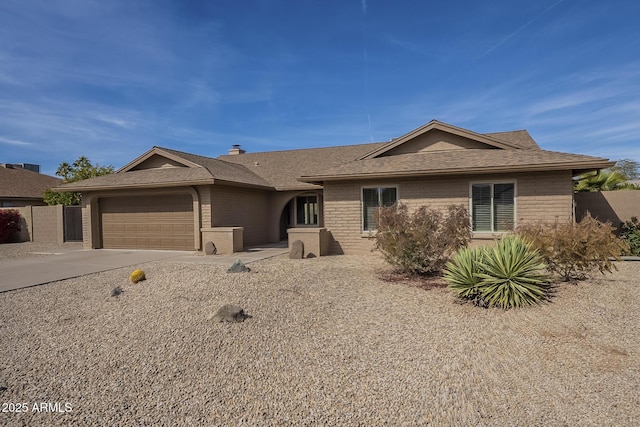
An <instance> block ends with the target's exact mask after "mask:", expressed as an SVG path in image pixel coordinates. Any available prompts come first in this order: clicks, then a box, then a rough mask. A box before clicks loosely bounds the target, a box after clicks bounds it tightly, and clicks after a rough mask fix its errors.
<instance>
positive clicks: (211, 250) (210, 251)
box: [204, 242, 218, 255]
mask: <svg viewBox="0 0 640 427" xmlns="http://www.w3.org/2000/svg"><path fill="white" fill-rule="evenodd" d="M204 253H205V255H215V254H217V253H218V248H216V245H214V244H213V242H207V243H205V244H204Z"/></svg>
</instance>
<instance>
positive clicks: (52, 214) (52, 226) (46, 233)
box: [32, 205, 64, 244]
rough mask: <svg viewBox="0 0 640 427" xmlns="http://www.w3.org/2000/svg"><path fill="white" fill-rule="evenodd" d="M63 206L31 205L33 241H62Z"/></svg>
mask: <svg viewBox="0 0 640 427" xmlns="http://www.w3.org/2000/svg"><path fill="white" fill-rule="evenodd" d="M63 208H64V207H63V206H62V205H56V206H33V207H32V212H33V231H32V236H33V241H34V242H47V243H59V244H61V243H63V242H64V221H63Z"/></svg>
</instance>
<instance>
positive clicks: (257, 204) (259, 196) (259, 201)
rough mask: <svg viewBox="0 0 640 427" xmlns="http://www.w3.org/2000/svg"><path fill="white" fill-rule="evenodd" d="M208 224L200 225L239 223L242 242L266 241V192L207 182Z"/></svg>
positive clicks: (267, 209) (248, 244) (247, 243)
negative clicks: (242, 237) (209, 192)
mask: <svg viewBox="0 0 640 427" xmlns="http://www.w3.org/2000/svg"><path fill="white" fill-rule="evenodd" d="M210 200H211V204H210V206H211V208H210V209H211V214H210V218H211V224H210V225H209V224H207V225H204V224H205V222H204V218H205V217H206V216H205V215H204V214H203V227H209V226H210V227H243V228H244V232H243V236H244V241H243V243H244V246H245V247H246V246H251V245H258V244H261V243H265V242H268V241H269V224H270V223H269V220H270V216H269V214H270V210H269V193H268V192H267V191H262V190H253V189H248V188H241V187H227V186H219V185H213V186H211V199H210Z"/></svg>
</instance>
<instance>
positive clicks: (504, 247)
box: [475, 235, 549, 308]
mask: <svg viewBox="0 0 640 427" xmlns="http://www.w3.org/2000/svg"><path fill="white" fill-rule="evenodd" d="M545 267H546V266H545V263H544V261H543V260H542V257H541V256H540V254H539V253H538V251H537V250H535V249H533V247H532V246H531V244H530V243H528V242H527V241H525V240H523V239H522V238H521V237H519V236H515V235H509V236H505V237H504V238H503V239H502V240H501V241H500V242H498V244H497V245H496V246H493V247H489V248H487V249H485V251H484V256H483V258H482V260H481V261H480V262H479V269H480V271H479V272H478V273H476V274H475V275H476V276H477V277H478V279H479V280H480V283H479V284H478V289H479V291H480V294H481V296H482V298H484V299H485V300H486V301H487V302H488V303H489V304H491V305H493V306H497V307H502V308H511V307H522V306H525V305H533V304H536V303H538V302H540V301H541V300H543V299H545V298H546V297H547V294H548V291H549V277H548V275H547V274H546V273H545V271H544V270H545Z"/></svg>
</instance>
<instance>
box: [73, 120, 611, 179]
mask: <svg viewBox="0 0 640 427" xmlns="http://www.w3.org/2000/svg"><path fill="white" fill-rule="evenodd" d="M430 131H435V132H445V133H449V134H451V135H455V136H456V137H458V138H464V139H466V140H467V141H474V144H475V145H474V146H473V147H472V148H464V149H456V150H454V151H424V152H423V150H420V151H419V152H412V153H401V154H394V153H397V151H395V150H397V148H398V147H399V146H400V145H402V144H405V143H407V142H409V141H412V140H414V138H416V137H418V136H421V135H423V134H425V133H427V132H430ZM403 147H406V146H403ZM478 147H486V148H487V149H481V148H478ZM458 148H460V147H458ZM390 154H393V155H390ZM154 156H161V157H164V158H167V159H169V160H170V162H169V163H168V164H167V165H162V166H161V167H151V166H150V165H151V164H150V163H148V162H150V161H151V160H152V158H153V157H154ZM145 162H147V163H146V165H147V166H145ZM612 164H613V163H612V162H609V161H608V160H607V159H604V158H600V157H591V156H583V155H579V154H568V153H559V152H552V151H546V150H542V149H541V148H540V147H539V146H538V144H537V143H536V142H535V141H534V139H533V138H532V137H531V135H529V133H528V132H527V131H526V130H518V131H512V132H497V133H487V134H479V133H476V132H472V131H469V130H466V129H463V128H459V127H455V126H452V125H449V124H446V123H442V122H439V121H436V120H432V121H431V122H429V123H427V124H426V125H424V126H421V127H419V128H417V129H414V130H413V131H411V132H408V133H407V134H405V135H403V136H401V137H400V138H395V139H393V140H391V141H389V142H377V143H370V144H357V145H346V146H336V147H325V148H307V149H299V150H285V151H269V152H259V153H244V154H235V155H223V156H219V157H217V158H211V157H205V156H199V155H195V154H190V153H185V152H182V151H178V150H173V149H169V148H163V147H153V148H152V149H151V150H149V151H148V152H146V153H145V154H143V155H142V156H140V157H138V158H137V159H135V160H133V161H132V162H130V163H129V164H127V165H125V166H124V167H123V168H121V169H120V170H118V172H117V173H115V174H113V175H106V176H103V177H97V178H92V179H89V180H85V181H79V182H76V183H72V184H66V185H64V186H63V187H62V190H63V191H93V190H99V189H116V188H134V187H143V188H152V187H167V186H185V185H205V184H215V183H222V184H226V185H240V186H248V187H254V188H262V189H269V190H278V191H285V190H305V189H317V188H321V187H320V186H321V185H322V183H323V182H324V181H337V180H346V179H367V178H377V177H395V176H399V177H405V176H428V175H451V174H458V175H460V174H472V173H495V172H524V171H542V170H571V171H572V172H573V173H574V174H578V173H581V172H583V171H589V170H596V169H601V168H606V167H609V166H611V165H612Z"/></svg>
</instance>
